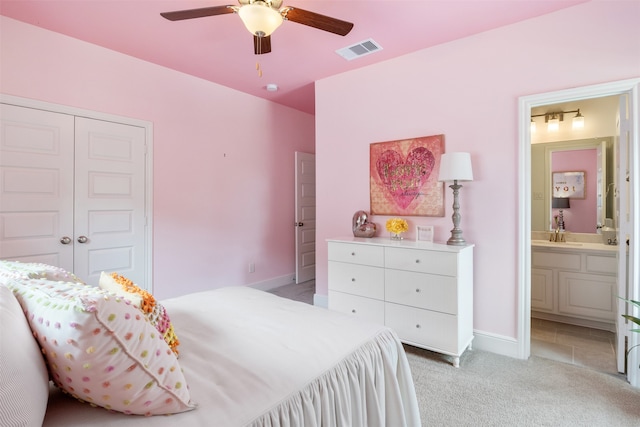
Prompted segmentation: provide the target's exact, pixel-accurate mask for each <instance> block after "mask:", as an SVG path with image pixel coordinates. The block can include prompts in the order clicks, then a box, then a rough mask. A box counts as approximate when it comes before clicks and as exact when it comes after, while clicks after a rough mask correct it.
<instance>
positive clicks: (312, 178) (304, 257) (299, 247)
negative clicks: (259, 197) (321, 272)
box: [295, 152, 316, 283]
mask: <svg viewBox="0 0 640 427" xmlns="http://www.w3.org/2000/svg"><path fill="white" fill-rule="evenodd" d="M295 158H296V179H295V181H296V183H295V184H296V198H295V199H296V200H295V205H296V215H295V229H296V233H295V234H296V283H302V282H307V281H309V280H312V279H314V278H315V277H316V156H315V154H308V153H299V152H296V153H295Z"/></svg>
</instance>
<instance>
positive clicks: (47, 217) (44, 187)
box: [0, 104, 74, 271]
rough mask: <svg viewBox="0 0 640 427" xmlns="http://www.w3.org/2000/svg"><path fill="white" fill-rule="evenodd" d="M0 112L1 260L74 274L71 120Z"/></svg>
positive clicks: (8, 108)
mask: <svg viewBox="0 0 640 427" xmlns="http://www.w3.org/2000/svg"><path fill="white" fill-rule="evenodd" d="M0 108H1V110H0V192H1V193H0V258H2V259H11V260H16V261H24V262H42V263H45V264H50V265H55V266H58V267H62V268H64V269H65V270H68V271H73V247H74V245H73V237H74V235H73V150H74V128H73V126H74V124H73V123H74V118H73V116H69V115H67V114H60V113H52V112H49V111H42V110H35V109H32V108H24V107H17V106H14V105H7V104H0ZM64 237H67V238H68V239H69V240H68V241H67V240H65V241H66V242H67V243H66V244H63V243H62V242H61V239H63V238H64Z"/></svg>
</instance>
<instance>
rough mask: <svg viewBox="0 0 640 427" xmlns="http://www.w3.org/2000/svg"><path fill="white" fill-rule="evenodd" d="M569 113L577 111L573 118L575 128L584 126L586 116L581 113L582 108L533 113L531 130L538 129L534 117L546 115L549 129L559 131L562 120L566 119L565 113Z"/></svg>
mask: <svg viewBox="0 0 640 427" xmlns="http://www.w3.org/2000/svg"><path fill="white" fill-rule="evenodd" d="M569 113H576V115H575V117H574V118H573V123H572V127H573V129H582V128H584V116H583V115H582V113H580V109H579V108H578V109H577V110H570V111H552V112H549V113H544V114H533V115H532V116H531V132H535V131H536V122H535V120H534V117H544V121H545V123H546V124H547V131H549V132H557V131H558V130H559V129H560V122H562V121H564V115H565V114H569Z"/></svg>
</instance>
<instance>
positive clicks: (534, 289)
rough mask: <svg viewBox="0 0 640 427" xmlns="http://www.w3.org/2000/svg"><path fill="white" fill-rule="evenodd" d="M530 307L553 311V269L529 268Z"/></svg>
mask: <svg viewBox="0 0 640 427" xmlns="http://www.w3.org/2000/svg"><path fill="white" fill-rule="evenodd" d="M531 308H532V309H534V310H544V311H553V270H546V269H543V268H532V269H531Z"/></svg>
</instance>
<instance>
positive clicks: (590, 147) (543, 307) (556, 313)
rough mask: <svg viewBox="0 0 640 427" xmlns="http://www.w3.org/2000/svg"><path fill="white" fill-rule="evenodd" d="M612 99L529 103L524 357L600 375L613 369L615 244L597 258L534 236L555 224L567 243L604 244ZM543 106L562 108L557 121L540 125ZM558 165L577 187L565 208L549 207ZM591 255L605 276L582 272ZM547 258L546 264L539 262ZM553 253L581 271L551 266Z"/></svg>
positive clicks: (610, 211)
mask: <svg viewBox="0 0 640 427" xmlns="http://www.w3.org/2000/svg"><path fill="white" fill-rule="evenodd" d="M619 105H620V95H614V96H608V97H600V98H593V99H583V100H579V101H571V102H562V103H559V104H551V105H543V106H538V107H535V108H532V109H531V116H532V125H531V134H530V140H531V188H532V195H533V197H532V202H531V206H532V207H531V218H532V219H531V232H532V241H533V242H534V246H533V248H532V265H531V270H532V273H531V347H530V348H531V355H533V356H538V357H544V358H547V359H552V360H557V361H561V362H564V363H569V364H575V365H578V366H585V367H589V368H592V369H595V370H599V371H601V372H605V373H608V374H617V373H618V369H617V361H616V353H615V350H616V342H617V341H616V333H615V330H616V329H615V326H616V325H615V318H616V316H617V310H616V306H617V301H616V300H615V296H614V295H615V294H616V293H617V291H618V290H617V281H616V277H615V276H616V275H617V261H616V252H617V248H615V247H614V245H607V246H603V249H606V250H608V252H607V253H606V256H603V254H602V253H601V252H597V253H596V252H593V251H590V250H589V251H585V250H584V249H583V246H578V245H579V243H576V245H575V246H568V247H565V245H556V246H555V247H553V245H546V246H545V245H537V244H536V243H535V242H538V241H540V239H543V240H544V241H545V243H546V242H547V241H548V240H549V239H550V237H551V236H554V237H555V234H552V233H551V230H553V229H554V228H557V225H559V223H562V229H563V232H562V233H560V234H559V235H560V236H562V238H563V240H566V241H567V242H570V243H574V242H578V241H581V242H594V243H595V244H596V245H602V244H603V243H604V242H603V240H604V237H603V235H602V234H601V232H602V228H603V227H604V224H605V218H610V220H609V223H612V218H615V213H614V207H615V203H614V202H615V200H614V195H615V188H616V186H615V170H616V168H615V157H616V156H615V144H616V135H617V132H618V131H617V116H618V110H619ZM551 112H564V113H560V114H559V115H558V117H559V118H561V119H562V120H559V119H558V121H559V123H556V127H555V128H554V129H549V127H550V126H547V122H548V121H549V119H550V117H551V116H552V115H551V114H550V113H551ZM585 122H586V123H585ZM576 124H577V125H578V126H576ZM558 171H563V172H558ZM564 171H580V172H579V173H580V174H581V175H580V178H581V182H580V184H582V185H583V187H581V194H579V195H577V194H571V197H567V198H566V199H565V200H566V205H567V206H565V207H564V209H563V210H560V211H559V210H558V209H554V208H553V203H552V200H554V199H553V196H554V195H555V194H554V193H555V192H556V191H555V189H556V188H555V187H556V186H554V184H553V182H552V181H554V180H553V179H552V177H554V176H556V175H560V176H564V174H565V173H567V174H571V173H573V172H564ZM609 183H610V184H611V185H609ZM607 189H609V190H611V191H608V192H607ZM569 202H570V203H569ZM563 211H564V215H563V214H562V212H563ZM554 219H555V221H554ZM558 219H560V220H559V221H558ZM596 247H598V246H596ZM594 255H596V256H597V259H598V261H600V262H603V263H606V264H607V265H608V271H607V272H606V273H605V274H602V275H598V276H594V275H591V274H589V273H590V271H589V267H588V266H587V265H586V260H587V259H589V260H593V259H594ZM549 257H550V258H552V259H553V262H551V263H548V262H547V258H549ZM560 257H568V258H569V257H570V258H571V259H572V260H573V259H576V258H577V259H579V260H580V263H581V265H580V266H579V269H580V270H582V271H583V273H576V272H575V268H576V266H573V265H572V266H570V267H568V268H563V267H562V264H559V265H558V264H554V263H556V262H557V260H558V259H559V258H560ZM584 279H586V280H584ZM573 301H575V302H573Z"/></svg>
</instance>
